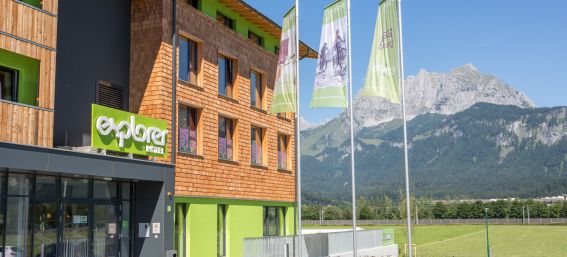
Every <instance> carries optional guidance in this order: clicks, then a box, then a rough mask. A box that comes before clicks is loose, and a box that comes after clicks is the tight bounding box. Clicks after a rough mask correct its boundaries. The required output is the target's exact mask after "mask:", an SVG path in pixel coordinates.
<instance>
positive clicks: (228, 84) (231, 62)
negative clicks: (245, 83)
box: [217, 52, 238, 100]
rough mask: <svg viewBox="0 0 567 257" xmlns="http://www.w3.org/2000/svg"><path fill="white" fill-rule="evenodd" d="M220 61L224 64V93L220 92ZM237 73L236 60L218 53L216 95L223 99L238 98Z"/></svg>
mask: <svg viewBox="0 0 567 257" xmlns="http://www.w3.org/2000/svg"><path fill="white" fill-rule="evenodd" d="M221 61H224V62H225V63H226V65H225V72H224V73H225V74H224V76H225V79H224V85H222V86H223V87H224V90H223V91H224V93H223V92H222V91H221V73H222V72H221ZM237 71H238V59H236V58H234V57H232V56H230V55H227V54H224V53H220V52H219V53H218V58H217V90H218V94H219V95H221V96H224V97H228V98H231V99H234V100H236V99H237V98H238V88H237V83H236V80H237V77H236V74H237Z"/></svg>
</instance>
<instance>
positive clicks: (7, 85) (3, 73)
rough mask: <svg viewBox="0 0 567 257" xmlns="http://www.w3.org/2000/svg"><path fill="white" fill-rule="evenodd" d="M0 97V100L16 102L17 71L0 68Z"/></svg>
mask: <svg viewBox="0 0 567 257" xmlns="http://www.w3.org/2000/svg"><path fill="white" fill-rule="evenodd" d="M0 95H2V100H7V101H13V102H17V101H18V71H17V70H13V69H10V68H6V67H3V66H0Z"/></svg>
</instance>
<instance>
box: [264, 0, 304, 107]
mask: <svg viewBox="0 0 567 257" xmlns="http://www.w3.org/2000/svg"><path fill="white" fill-rule="evenodd" d="M295 12H296V8H295V6H294V7H293V8H291V10H289V11H288V12H287V13H286V15H285V16H284V19H283V26H282V36H281V41H280V52H279V54H278V68H277V71H276V83H275V86H274V97H273V99H272V106H271V108H270V113H281V112H296V103H295V101H296V96H295V95H296V81H297V69H296V65H297V54H298V53H297V24H296V17H295Z"/></svg>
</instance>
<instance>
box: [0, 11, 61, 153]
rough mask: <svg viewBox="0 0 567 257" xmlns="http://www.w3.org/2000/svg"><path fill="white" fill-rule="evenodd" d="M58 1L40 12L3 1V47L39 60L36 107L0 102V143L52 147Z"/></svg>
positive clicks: (0, 22) (0, 30)
mask: <svg viewBox="0 0 567 257" xmlns="http://www.w3.org/2000/svg"><path fill="white" fill-rule="evenodd" d="M57 3H58V1H57V0H49V1H43V9H37V8H34V7H31V6H29V5H26V4H23V3H21V2H19V1H15V0H0V10H2V16H0V17H1V18H0V48H1V49H4V50H7V51H10V52H13V53H17V54H20V55H24V56H27V57H30V58H33V59H36V60H38V61H39V77H38V86H37V101H36V102H37V106H29V105H23V104H18V103H13V102H10V101H1V102H0V131H2V133H1V134H0V141H5V142H12V143H18V144H30V145H38V146H44V147H52V146H53V114H54V107H55V104H54V102H55V57H56V45H57Z"/></svg>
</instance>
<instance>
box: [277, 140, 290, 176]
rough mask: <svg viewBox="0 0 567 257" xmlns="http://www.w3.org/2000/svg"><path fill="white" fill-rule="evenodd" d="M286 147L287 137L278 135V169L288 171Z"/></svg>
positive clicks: (287, 143)
mask: <svg viewBox="0 0 567 257" xmlns="http://www.w3.org/2000/svg"><path fill="white" fill-rule="evenodd" d="M288 145H289V136H287V135H283V134H278V169H280V170H288V169H289V156H288V149H289V147H288Z"/></svg>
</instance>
